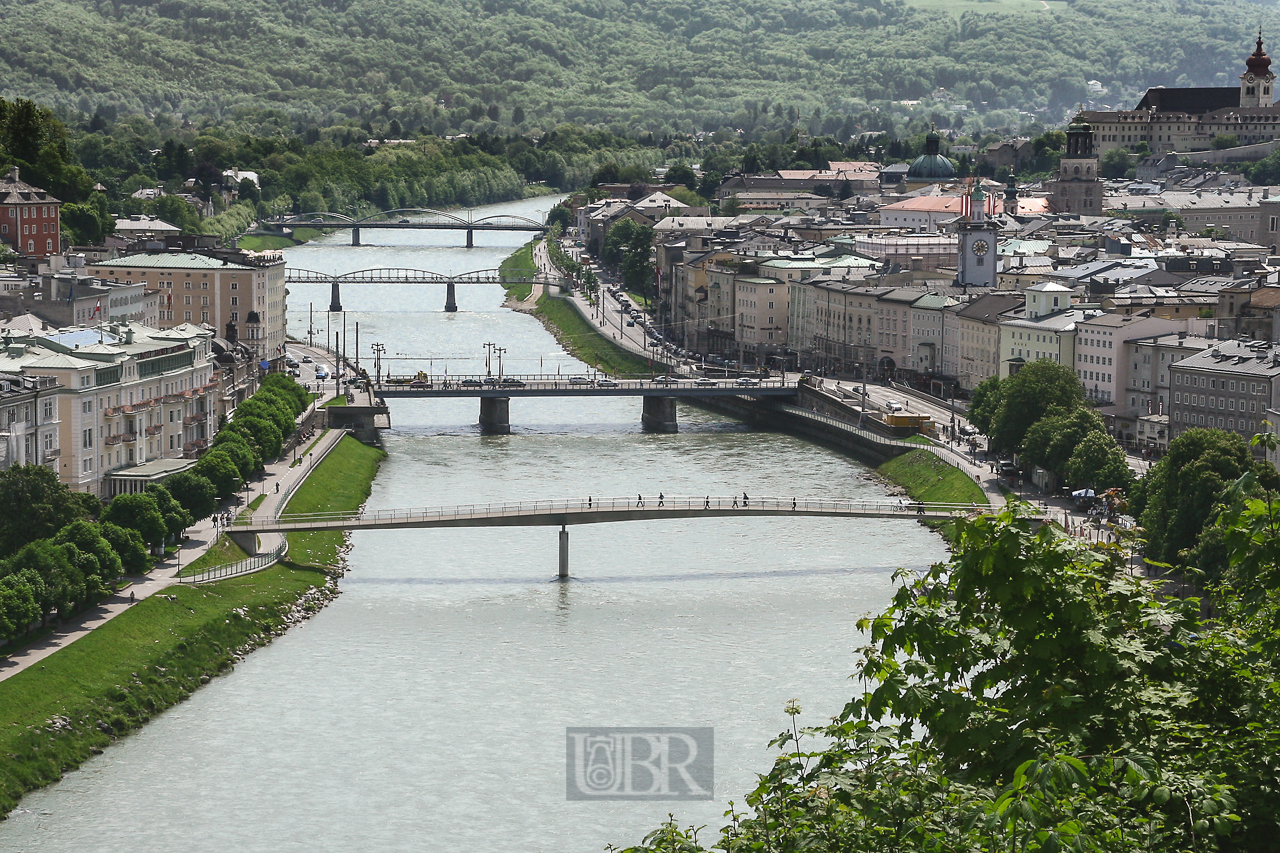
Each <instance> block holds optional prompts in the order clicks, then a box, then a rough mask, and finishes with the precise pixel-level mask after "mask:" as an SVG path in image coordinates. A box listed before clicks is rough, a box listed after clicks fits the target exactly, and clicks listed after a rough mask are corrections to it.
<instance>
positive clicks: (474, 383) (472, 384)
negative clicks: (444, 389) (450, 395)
mask: <svg viewBox="0 0 1280 853" xmlns="http://www.w3.org/2000/svg"><path fill="white" fill-rule="evenodd" d="M458 384H459V385H461V386H462V387H463V388H479V387H481V386H482V385H484V383H483V382H481V381H480V380H479V379H464V380H462V381H461V382H459V383H458Z"/></svg>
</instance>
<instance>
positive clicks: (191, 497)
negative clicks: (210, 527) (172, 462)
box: [164, 471, 218, 521]
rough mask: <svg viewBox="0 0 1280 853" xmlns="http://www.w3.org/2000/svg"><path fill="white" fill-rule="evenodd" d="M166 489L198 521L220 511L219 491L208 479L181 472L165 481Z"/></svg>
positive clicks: (188, 472)
mask: <svg viewBox="0 0 1280 853" xmlns="http://www.w3.org/2000/svg"><path fill="white" fill-rule="evenodd" d="M164 487H165V488H166V489H167V490H168V491H169V494H171V495H173V499H174V500H175V501H177V502H178V503H179V504H180V505H181V506H182V508H183V509H184V510H186V511H187V513H188V514H189V515H190V516H191V518H193V519H195V520H196V521H199V520H200V519H204V518H208V517H209V516H211V515H213V514H214V513H215V512H217V510H218V491H217V489H215V488H214V486H213V483H212V482H211V481H210V480H209V478H208V477H205V476H202V475H200V474H196V473H193V472H191V471H179V472H178V473H176V474H172V475H170V476H169V477H167V478H166V479H165V481H164Z"/></svg>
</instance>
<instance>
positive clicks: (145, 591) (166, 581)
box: [0, 343, 345, 681]
mask: <svg viewBox="0 0 1280 853" xmlns="http://www.w3.org/2000/svg"><path fill="white" fill-rule="evenodd" d="M290 349H292V350H295V351H299V352H309V353H311V354H312V355H313V356H315V355H319V354H320V353H321V352H322V351H321V350H320V349H318V348H317V349H314V350H313V349H309V348H308V347H305V346H302V345H301V344H296V343H295V344H292V345H291V346H290ZM322 393H324V396H322V397H320V398H318V399H317V400H316V401H315V403H314V406H316V407H319V406H321V405H323V404H324V402H325V401H326V400H329V399H330V398H332V397H333V394H332V389H331V388H330V389H327V390H325V391H324V392H322ZM310 411H311V410H310V409H308V411H307V412H304V413H303V414H302V417H303V418H305V417H307V416H308V414H309V413H310ZM344 434H345V433H344V432H343V431H342V430H330V431H329V432H328V433H327V434H325V435H324V436H323V438H322V439H321V441H322V442H327V444H328V445H329V446H331V445H333V444H336V443H337V442H338V441H340V440H341V439H342V436H343V435H344ZM300 448H301V449H300V451H299V452H302V451H305V450H306V448H307V443H305V442H304V443H303V444H302V445H300ZM322 449H323V447H322V445H317V447H316V449H315V451H314V456H315V459H316V460H317V461H318V460H319V459H321V458H322V457H323V455H324V454H323V453H322V452H321V451H322ZM292 462H293V456H292V454H290V455H289V456H288V457H287V458H285V459H283V460H281V461H279V462H273V463H271V464H269V465H267V466H266V470H265V473H264V475H263V478H262V480H261V481H259V482H257V483H252V484H251V488H250V491H249V494H248V500H250V501H251V500H253V498H254V497H255V496H256V494H259V493H261V494H266V495H267V496H268V497H267V500H265V501H263V502H262V506H260V507H259V508H258V510H257V512H259V513H260V512H276V511H278V510H279V509H282V508H283V503H284V501H285V500H286V499H287V498H288V497H289V495H290V494H291V493H292V491H293V490H294V489H295V488H296V487H297V484H298V483H300V482H301V481H302V480H304V479H305V478H306V476H307V475H308V474H310V473H311V468H312V463H311V462H310V461H307V462H304V463H302V464H300V465H298V466H297V467H290V465H291V463H292ZM276 484H279V486H280V491H279V497H276V494H277V493H276V490H275V487H276ZM236 509H237V506H236V505H234V504H230V505H227V506H224V507H221V508H220V511H222V510H230V511H232V512H235V511H236ZM255 514H257V513H255ZM221 533H222V529H221V528H216V529H215V527H214V524H213V519H211V518H205V519H202V520H200V521H198V522H196V523H195V524H193V525H192V526H191V527H188V528H187V530H186V538H185V539H184V540H183V541H182V543H181V544H180V546H179V548H178V549H177V550H176V551H175V552H174V554H172V555H170V556H169V557H168V558H166V559H165V560H163V561H162V562H160V563H159V564H157V565H156V567H155V568H154V569H152V570H151V571H150V572H149V573H148V574H146V575H143V576H140V577H130V578H128V580H129V581H131V583H130V585H129V586H128V587H127V588H125V589H124V590H123V591H122V592H119V593H116V594H115V595H113V596H111V597H110V598H107V599H106V600H105V601H103V602H102V603H101V604H99V605H98V606H96V607H93V608H91V609H89V610H86V611H84V612H82V613H78V614H76V615H75V616H74V617H73V618H72V619H70V620H68V621H66V622H64V623H62V624H61V625H59V626H57V627H56V628H54V629H53V631H52V632H51V633H50V634H48V635H47V636H45V637H44V638H43V639H41V640H38V641H36V642H34V643H32V644H30V645H28V646H25V647H23V648H21V649H19V650H18V651H16V652H14V653H12V654H11V655H9V656H8V657H6V658H0V681H3V680H5V679H6V678H8V677H10V676H11V675H14V674H15V673H18V672H22V671H23V670H24V669H27V668H28V667H30V666H32V665H34V664H37V663H39V662H40V661H42V660H44V659H45V658H47V657H48V656H49V655H51V654H53V653H54V652H56V651H57V650H58V649H61V648H64V647H65V646H69V645H71V644H72V643H74V642H75V641H76V640H78V639H80V638H81V637H83V636H85V635H86V634H88V633H89V632H90V631H92V630H93V629H94V628H97V627H98V626H99V625H103V624H105V623H106V622H108V621H110V620H111V619H113V618H115V617H116V616H118V615H120V614H121V613H123V612H124V611H126V610H128V609H129V605H130V601H129V594H130V593H132V594H133V596H134V598H135V599H136V600H138V601H141V600H142V599H144V598H150V597H151V596H153V595H155V594H157V593H161V592H164V591H165V590H166V589H168V588H169V587H171V586H173V585H175V584H177V583H180V582H181V581H180V580H179V578H178V577H177V574H178V571H179V569H180V568H181V567H182V566H188V565H190V564H191V563H192V562H193V561H194V560H196V559H197V558H199V557H200V556H201V555H202V554H204V553H205V552H206V551H208V550H209V548H210V547H212V546H213V544H214V543H215V542H217V541H218V536H220V535H221ZM273 536H274V537H279V536H280V534H269V535H267V536H263V537H261V539H260V540H259V545H260V547H259V553H262V552H265V551H268V550H270V549H271V548H273V547H275V545H276V543H277V542H278V541H279V539H278V538H275V539H272V538H271V537H273Z"/></svg>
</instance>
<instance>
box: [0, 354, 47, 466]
mask: <svg viewBox="0 0 1280 853" xmlns="http://www.w3.org/2000/svg"><path fill="white" fill-rule="evenodd" d="M6 348H7V342H6ZM57 389H58V383H57V381H56V380H54V379H52V378H51V377H47V376H23V375H22V374H20V373H0V471H3V470H5V469H7V468H11V467H13V466H14V465H47V466H49V467H51V468H56V466H57V464H58V405H57Z"/></svg>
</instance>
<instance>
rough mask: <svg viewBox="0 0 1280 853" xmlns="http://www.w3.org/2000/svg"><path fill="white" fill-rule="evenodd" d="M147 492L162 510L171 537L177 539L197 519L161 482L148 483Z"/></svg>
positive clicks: (157, 507)
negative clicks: (193, 517)
mask: <svg viewBox="0 0 1280 853" xmlns="http://www.w3.org/2000/svg"><path fill="white" fill-rule="evenodd" d="M146 493H147V494H148V495H150V496H151V497H152V499H154V500H155V502H156V509H158V510H160V515H161V516H162V517H163V518H164V526H165V530H167V531H168V533H169V539H171V540H176V539H177V538H178V536H180V535H181V534H182V531H184V530H186V529H187V528H188V527H190V526H191V525H192V524H194V523H195V521H194V520H193V519H192V518H191V513H189V512H187V511H186V509H184V508H183V506H182V504H180V503H178V502H177V501H176V500H174V499H173V495H171V494H169V490H168V489H166V488H165V487H164V486H163V485H161V484H160V483H148V484H147V491H146Z"/></svg>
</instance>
